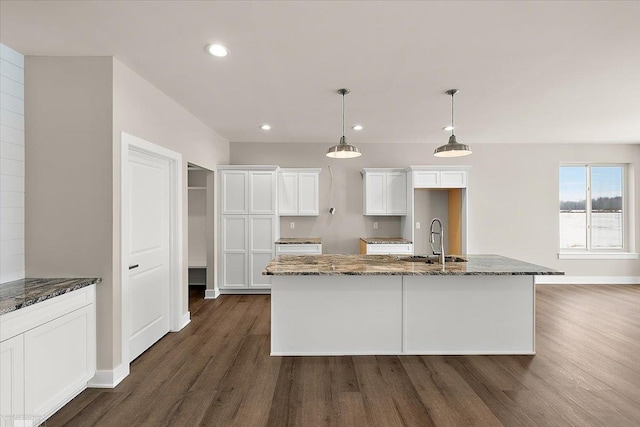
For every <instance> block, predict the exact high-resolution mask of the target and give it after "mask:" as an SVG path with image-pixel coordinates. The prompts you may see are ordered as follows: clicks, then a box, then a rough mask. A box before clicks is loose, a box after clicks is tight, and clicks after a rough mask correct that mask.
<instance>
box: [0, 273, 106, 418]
mask: <svg viewBox="0 0 640 427" xmlns="http://www.w3.org/2000/svg"><path fill="white" fill-rule="evenodd" d="M78 294H80V295H78ZM82 304H84V305H82ZM78 305H81V306H80V307H78ZM2 322H3V332H5V331H7V332H10V331H18V329H17V328H18V327H19V326H20V325H24V328H23V330H22V331H20V332H19V333H17V334H16V335H15V336H12V337H11V338H7V339H4V336H3V341H2V342H0V367H1V373H2V376H1V379H0V409H1V413H0V415H1V417H2V419H3V420H4V421H6V425H13V424H11V422H10V421H11V420H24V421H25V422H26V424H25V423H22V424H20V425H38V424H39V423H40V422H43V421H44V420H45V419H46V418H48V417H50V416H51V415H52V414H53V413H54V412H56V411H57V410H58V409H60V408H61V407H62V406H63V405H65V404H66V403H67V402H69V400H71V399H72V398H74V397H75V396H76V395H77V394H78V393H80V392H81V391H82V390H84V389H85V388H86V386H87V382H88V381H89V380H90V379H91V378H92V377H93V376H94V375H95V370H96V317H95V285H92V286H89V287H86V288H82V289H79V290H77V291H73V292H70V293H68V294H65V295H62V296H58V297H54V298H52V299H50V300H47V301H43V302H41V303H38V304H34V305H33V306H29V307H26V308H24V309H20V310H17V311H14V312H11V313H8V314H6V315H3V316H2ZM5 326H6V328H5ZM11 333H13V332H11ZM20 422H22V421H20ZM29 422H31V424H28V423H29ZM3 425H5V424H3ZM16 425H17V424H16Z"/></svg>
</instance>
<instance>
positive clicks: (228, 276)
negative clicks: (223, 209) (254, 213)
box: [220, 215, 248, 288]
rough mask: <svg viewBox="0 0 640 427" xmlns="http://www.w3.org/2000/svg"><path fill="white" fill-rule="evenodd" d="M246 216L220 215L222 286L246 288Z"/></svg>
mask: <svg viewBox="0 0 640 427" xmlns="http://www.w3.org/2000/svg"><path fill="white" fill-rule="evenodd" d="M247 231H248V224H247V216H246V215H229V216H223V217H222V251H221V252H222V283H221V284H220V287H222V288H247V284H248V280H247V251H248V248H247Z"/></svg>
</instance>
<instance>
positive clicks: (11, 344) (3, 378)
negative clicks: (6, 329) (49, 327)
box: [0, 334, 24, 425]
mask: <svg viewBox="0 0 640 427" xmlns="http://www.w3.org/2000/svg"><path fill="white" fill-rule="evenodd" d="M10 416H16V417H22V416H24V337H23V335H22V334H20V335H17V336H15V337H13V338H9V339H8V340H5V341H2V342H1V343H0V419H2V417H10ZM3 425H4V424H3ZM7 425H9V424H7Z"/></svg>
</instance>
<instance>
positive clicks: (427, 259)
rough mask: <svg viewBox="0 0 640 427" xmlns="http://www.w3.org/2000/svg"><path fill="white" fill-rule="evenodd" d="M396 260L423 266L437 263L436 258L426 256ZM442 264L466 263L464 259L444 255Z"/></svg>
mask: <svg viewBox="0 0 640 427" xmlns="http://www.w3.org/2000/svg"><path fill="white" fill-rule="evenodd" d="M398 260H400V261H407V262H424V263H425V264H437V263H438V257H437V256H435V255H433V256H426V255H414V256H407V257H398ZM444 262H445V263H447V262H467V260H466V259H464V258H461V257H459V256H455V255H445V257H444Z"/></svg>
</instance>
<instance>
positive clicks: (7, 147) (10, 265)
mask: <svg viewBox="0 0 640 427" xmlns="http://www.w3.org/2000/svg"><path fill="white" fill-rule="evenodd" d="M0 80H1V82H0V283H4V282H8V281H11V280H17V279H22V278H24V170H25V169H24V56H23V55H22V54H20V53H18V52H16V51H15V50H13V49H11V48H10V47H8V46H5V45H3V44H0Z"/></svg>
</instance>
